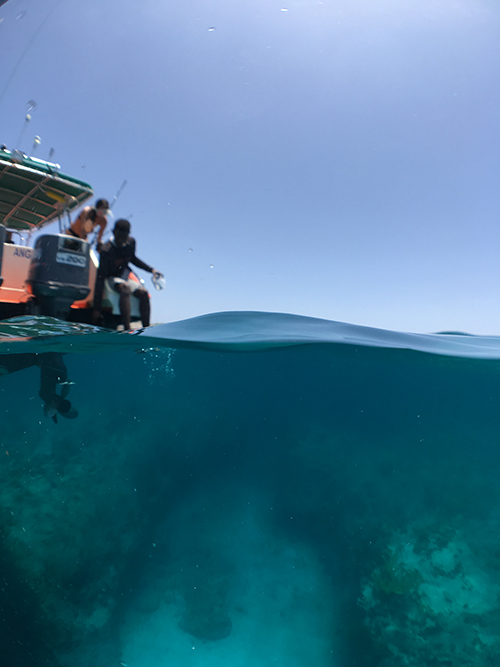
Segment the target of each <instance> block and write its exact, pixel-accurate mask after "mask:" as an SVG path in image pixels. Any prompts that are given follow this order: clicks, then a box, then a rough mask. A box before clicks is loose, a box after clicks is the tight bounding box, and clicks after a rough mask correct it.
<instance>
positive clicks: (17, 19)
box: [16, 9, 28, 21]
mask: <svg viewBox="0 0 500 667" xmlns="http://www.w3.org/2000/svg"><path fill="white" fill-rule="evenodd" d="M27 13H28V12H27V11H26V10H25V9H23V10H22V12H19V14H18V15H17V16H16V21H19V19H23V18H24V17H25V16H26V14H27Z"/></svg>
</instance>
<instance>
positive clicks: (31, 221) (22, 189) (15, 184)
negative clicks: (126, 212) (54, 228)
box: [0, 150, 94, 231]
mask: <svg viewBox="0 0 500 667" xmlns="http://www.w3.org/2000/svg"><path fill="white" fill-rule="evenodd" d="M93 194H94V193H93V190H92V187H91V186H90V185H89V184H88V183H85V182H84V181H79V180H78V179H76V178H72V177H71V176H66V175H65V174H61V173H60V172H59V165H57V164H52V163H51V162H44V161H43V160H38V159H37V158H30V157H27V156H26V155H24V153H21V152H19V151H7V150H0V224H1V225H4V226H5V227H7V229H12V230H17V231H32V230H34V229H40V228H41V227H44V226H45V225H47V224H48V223H49V222H52V221H53V220H56V219H57V218H58V217H59V216H61V215H62V214H63V213H66V212H67V211H72V210H73V209H75V208H78V206H80V205H81V204H82V203H83V202H84V201H86V200H87V199H88V198H89V197H92V195H93Z"/></svg>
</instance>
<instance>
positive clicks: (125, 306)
mask: <svg viewBox="0 0 500 667" xmlns="http://www.w3.org/2000/svg"><path fill="white" fill-rule="evenodd" d="M113 235H114V238H113V239H112V240H111V241H108V242H107V243H104V244H103V245H102V246H101V247H100V249H99V252H100V254H101V260H100V262H99V269H98V270H97V278H96V282H95V290H94V310H93V313H92V321H93V323H94V324H98V323H99V322H100V321H101V318H102V314H101V310H102V297H103V292H104V283H105V282H106V283H107V285H108V287H110V288H111V289H112V290H114V291H115V292H118V293H119V294H120V313H121V316H122V322H123V326H124V328H125V329H130V296H131V295H132V294H133V295H134V296H135V297H137V298H138V299H139V309H140V313H141V321H142V326H143V327H148V326H149V318H150V314H151V307H150V304H149V294H148V292H147V290H145V289H144V287H143V286H142V285H141V284H140V283H138V282H136V281H135V280H131V279H129V274H130V271H131V269H130V266H129V264H134V266H137V267H139V268H140V269H144V271H149V273H152V274H153V275H154V276H155V277H157V278H160V277H162V274H161V273H160V272H159V271H156V270H155V269H153V268H152V267H151V266H149V265H148V264H146V263H145V262H143V261H142V260H141V259H139V258H138V257H136V254H135V239H133V238H132V237H131V236H130V222H129V221H128V220H124V219H123V218H122V219H120V220H117V221H116V223H115V226H114V229H113Z"/></svg>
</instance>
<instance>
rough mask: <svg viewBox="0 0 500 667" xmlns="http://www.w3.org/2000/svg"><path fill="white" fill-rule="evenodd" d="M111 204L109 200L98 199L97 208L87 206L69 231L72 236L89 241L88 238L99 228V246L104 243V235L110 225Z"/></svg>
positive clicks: (97, 239) (97, 238)
mask: <svg viewBox="0 0 500 667" xmlns="http://www.w3.org/2000/svg"><path fill="white" fill-rule="evenodd" d="M110 214H111V211H110V210H109V202H108V200H107V199H98V200H97V201H96V204H95V206H86V207H85V208H84V209H83V211H82V212H81V213H80V215H79V216H78V218H77V219H76V220H75V221H74V222H73V224H72V225H71V226H70V228H69V229H68V234H69V235H70V236H76V238H78V239H83V240H84V241H86V240H87V236H88V235H89V234H91V233H92V232H94V231H95V230H96V228H97V227H98V228H99V229H98V231H97V236H96V241H97V245H99V244H100V243H101V242H102V235H103V234H104V230H105V229H106V225H107V224H108V216H109V215H110Z"/></svg>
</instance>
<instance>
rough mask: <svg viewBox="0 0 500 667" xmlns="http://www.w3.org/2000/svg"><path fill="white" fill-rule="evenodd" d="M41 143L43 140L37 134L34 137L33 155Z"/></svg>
mask: <svg viewBox="0 0 500 667" xmlns="http://www.w3.org/2000/svg"><path fill="white" fill-rule="evenodd" d="M41 143H42V140H41V139H40V137H39V136H38V134H37V135H36V137H35V138H34V139H33V148H32V151H33V153H32V155H34V154H35V151H36V149H37V148H38V146H40V144H41Z"/></svg>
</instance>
